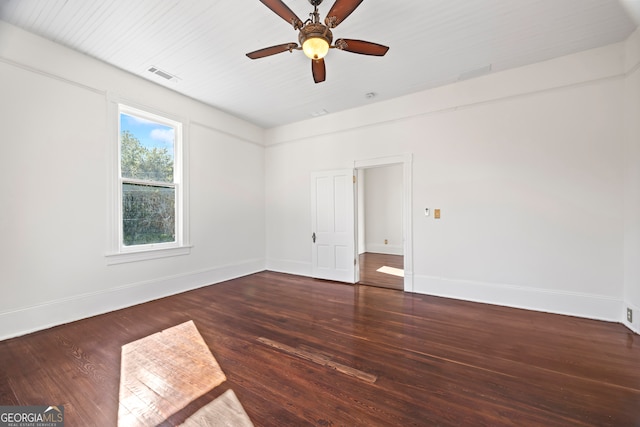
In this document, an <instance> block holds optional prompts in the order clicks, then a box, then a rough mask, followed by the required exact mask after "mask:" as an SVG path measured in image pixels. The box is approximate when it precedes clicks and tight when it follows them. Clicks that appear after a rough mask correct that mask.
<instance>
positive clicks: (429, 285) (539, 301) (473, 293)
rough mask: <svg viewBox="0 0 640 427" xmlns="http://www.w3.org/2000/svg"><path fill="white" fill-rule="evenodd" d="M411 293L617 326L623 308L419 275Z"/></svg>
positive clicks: (599, 298) (611, 302)
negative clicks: (611, 323) (592, 320)
mask: <svg viewBox="0 0 640 427" xmlns="http://www.w3.org/2000/svg"><path fill="white" fill-rule="evenodd" d="M413 289H414V292H416V293H419V294H427V295H434V296H439V297H445V298H454V299H461V300H465V301H474V302H480V303H486V304H494V305H502V306H507V307H514V308H522V309H526V310H533V311H541V312H546V313H554V314H564V315H568V316H576V317H582V318H587V319H595V320H604V321H608V322H617V323H619V322H620V321H621V319H620V313H621V312H622V307H623V305H624V304H623V301H622V299H617V298H612V297H607V296H603V295H593V294H586V293H578V292H565V291H553V290H548V289H540V288H530V287H525V286H516V285H504V284H494V283H485V282H473V281H468V280H458V279H446V278H441V277H431V276H421V275H414V281H413ZM639 314H640V313H639Z"/></svg>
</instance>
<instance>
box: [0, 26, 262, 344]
mask: <svg viewBox="0 0 640 427" xmlns="http://www.w3.org/2000/svg"><path fill="white" fill-rule="evenodd" d="M108 94H114V95H117V96H120V97H122V98H125V99H128V100H130V101H133V102H136V103H138V104H142V105H146V106H149V107H152V108H154V109H156V110H160V111H163V112H166V113H169V114H173V115H178V116H180V117H184V118H186V119H187V120H189V125H188V132H189V135H190V141H189V144H190V153H189V154H190V168H189V170H188V173H189V178H190V183H191V187H190V196H191V206H190V208H191V209H190V212H191V216H190V220H191V221H190V224H191V233H190V234H191V243H192V244H193V248H192V250H191V253H190V255H185V256H180V257H174V258H164V259H159V260H151V261H144V262H135V263H127V264H119V265H110V266H107V264H106V259H105V254H106V252H107V248H108V245H107V237H108V230H107V226H108V222H107V212H108V206H107V189H108V185H109V183H108V159H109V153H110V150H109V144H113V143H114V142H115V141H111V140H110V139H109V136H108V132H110V130H109V129H108V123H109V119H108V115H107V105H108ZM0 120H1V121H2V124H1V126H0V128H1V129H2V159H3V162H2V168H0V181H1V182H3V183H4V188H5V192H4V197H3V199H2V208H1V210H0V235H1V236H2V242H3V244H2V245H0V271H1V272H2V273H1V275H0V289H2V298H0V339H2V338H6V337H9V336H14V335H19V334H22V333H25V332H28V331H31V330H35V329H42V328H44V327H47V326H51V325H55V324H59V323H64V322H68V321H71V320H75V319H79V318H82V317H86V316H90V315H95V314H98V313H101V312H105V311H110V310H113V309H116V308H119V307H124V306H129V305H133V304H135V303H138V302H142V301H147V300H151V299H155V298H158V297H161V296H164V295H168V294H173V293H177V292H181V291H184V290H187V289H192V288H195V287H199V286H203V285H207V284H210V283H215V282H218V281H221V280H226V279H228V278H231V277H238V276H241V275H245V274H249V273H252V272H255V271H261V270H263V269H264V251H265V237H264V236H265V231H264V230H265V227H264V218H265V214H264V206H265V199H264V184H263V177H264V148H263V146H262V139H263V131H262V129H260V128H258V127H256V126H253V125H251V124H248V123H246V122H243V121H241V120H238V119H236V118H234V117H231V116H229V115H227V114H224V113H222V112H220V111H217V110H215V109H213V108H210V107H207V106H205V105H203V104H201V103H198V102H196V101H194V100H191V99H189V98H186V97H183V96H180V95H178V94H177V93H175V92H173V91H170V90H167V89H165V88H162V87H161V86H159V85H155V84H153V83H150V82H147V81H145V80H143V79H140V78H137V77H134V76H132V75H130V74H128V73H125V72H122V71H120V70H118V69H115V68H113V67H110V66H107V65H105V64H103V63H101V62H98V61H96V60H93V59H91V58H89V57H86V56H84V55H81V54H79V53H76V52H73V51H71V50H69V49H66V48H64V47H62V46H60V45H57V44H55V43H52V42H49V41H46V40H43V39H41V38H39V37H37V36H34V35H32V34H29V33H26V32H24V31H22V30H19V29H17V28H15V27H13V26H10V25H8V24H5V23H3V22H0Z"/></svg>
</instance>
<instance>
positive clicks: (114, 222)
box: [106, 95, 191, 265]
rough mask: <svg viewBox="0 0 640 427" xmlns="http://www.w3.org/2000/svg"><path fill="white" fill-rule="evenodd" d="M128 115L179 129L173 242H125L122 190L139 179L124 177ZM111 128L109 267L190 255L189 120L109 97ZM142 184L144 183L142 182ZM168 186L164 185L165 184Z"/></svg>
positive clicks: (176, 147)
mask: <svg viewBox="0 0 640 427" xmlns="http://www.w3.org/2000/svg"><path fill="white" fill-rule="evenodd" d="M122 113H124V114H128V115H132V116H136V117H140V118H143V119H147V120H151V121H154V122H157V123H160V124H163V125H167V126H171V127H173V128H174V129H175V131H176V132H175V140H174V171H173V173H174V181H173V183H168V184H169V185H168V186H171V187H174V188H175V191H176V204H175V209H176V215H175V221H176V223H175V234H176V239H175V241H173V242H165V243H152V244H143V245H130V246H126V245H124V243H123V226H122V188H123V183H124V182H138V180H130V179H126V180H123V179H122V177H121V161H120V149H121V141H120V135H121V129H120V115H121V114H122ZM109 117H110V122H111V123H110V129H111V131H110V132H109V136H110V137H109V146H110V156H109V158H110V160H109V167H108V176H109V183H110V185H109V187H110V191H109V200H108V203H109V215H108V216H109V227H108V230H109V231H108V234H109V236H108V241H109V248H108V250H107V255H106V259H107V264H109V265H110V264H121V263H126V262H135V261H144V260H150V259H157V258H165V257H173V256H180V255H188V254H189V253H190V250H191V245H190V244H189V221H188V219H189V215H188V213H189V212H188V206H189V203H188V195H189V192H188V180H187V177H188V174H187V173H186V172H185V171H186V170H187V168H188V153H189V150H188V135H187V129H188V121H187V120H185V119H183V118H180V117H177V116H175V115H172V114H168V113H165V112H161V111H158V110H155V109H153V108H149V107H145V106H141V105H139V104H136V103H134V102H130V101H127V100H122V99H119V98H118V97H115V96H113V95H111V96H109ZM139 183H144V182H143V181H140V182H139ZM163 184H164V183H163Z"/></svg>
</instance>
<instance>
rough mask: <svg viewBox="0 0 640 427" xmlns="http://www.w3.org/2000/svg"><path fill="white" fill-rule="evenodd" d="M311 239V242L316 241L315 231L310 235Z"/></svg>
mask: <svg viewBox="0 0 640 427" xmlns="http://www.w3.org/2000/svg"><path fill="white" fill-rule="evenodd" d="M311 240H313V243H315V242H316V233H315V232H314V233H313V234H312V235H311Z"/></svg>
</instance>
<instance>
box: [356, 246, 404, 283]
mask: <svg viewBox="0 0 640 427" xmlns="http://www.w3.org/2000/svg"><path fill="white" fill-rule="evenodd" d="M358 258H359V260H358V262H359V264H360V281H359V282H358V283H359V284H361V285H369V286H380V287H383V288H390V289H399V290H403V289H404V276H402V277H400V276H396V275H394V274H389V273H384V272H380V271H378V269H379V268H380V267H391V268H392V269H400V270H403V271H404V257H403V256H402V255H388V254H376V253H372V252H365V253H363V254H360V256H359V257H358Z"/></svg>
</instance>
